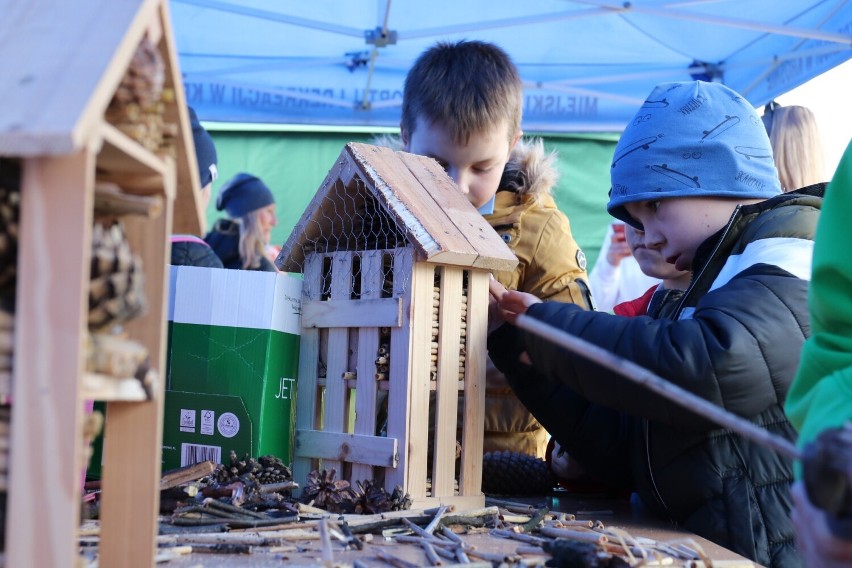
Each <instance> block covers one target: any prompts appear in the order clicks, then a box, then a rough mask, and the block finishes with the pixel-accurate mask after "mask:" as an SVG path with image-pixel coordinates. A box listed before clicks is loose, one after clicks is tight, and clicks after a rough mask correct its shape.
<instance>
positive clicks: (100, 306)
mask: <svg viewBox="0 0 852 568" xmlns="http://www.w3.org/2000/svg"><path fill="white" fill-rule="evenodd" d="M144 309H145V287H144V275H143V273H142V259H141V258H140V257H139V256H138V255H134V254H133V252H132V251H131V250H130V245H129V244H128V242H127V239H126V238H125V235H124V229H123V228H122V226H121V224H120V223H113V224H112V225H111V226H109V227H104V226H103V225H101V224H100V223H96V224H95V227H94V231H93V233H92V266H91V282H90V287H89V329H92V330H103V329H106V328H108V327H110V326H112V325H115V324H117V323H121V322H123V321H127V320H129V319H131V318H133V317H135V316H137V315H139V314H141V313H142V312H143V310H144Z"/></svg>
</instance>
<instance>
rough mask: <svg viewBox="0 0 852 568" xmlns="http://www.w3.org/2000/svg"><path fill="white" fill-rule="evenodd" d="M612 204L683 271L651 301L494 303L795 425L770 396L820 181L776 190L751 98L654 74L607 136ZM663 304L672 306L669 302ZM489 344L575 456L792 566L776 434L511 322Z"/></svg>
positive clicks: (796, 308) (797, 307)
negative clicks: (721, 422) (614, 134)
mask: <svg viewBox="0 0 852 568" xmlns="http://www.w3.org/2000/svg"><path fill="white" fill-rule="evenodd" d="M611 178H612V180H611V181H612V187H611V190H610V201H609V205H608V210H609V212H610V213H611V214H612V215H613V216H615V217H617V218H619V219H622V220H623V221H625V222H626V223H629V224H630V225H632V226H634V227H636V228H639V229H642V230H643V231H644V233H645V235H644V238H645V246H647V247H648V248H650V249H654V250H657V251H659V252H660V253H661V254H662V255H663V257H664V258H665V259H666V260H667V262H669V263H670V264H673V265H674V266H675V268H677V269H678V270H691V271H692V272H693V274H694V276H693V279H692V282H691V283H690V285H689V287H688V289H687V290H686V292H685V293H684V295H683V297H682V298H681V299H680V300H679V302H678V303H677V305H676V306H675V307H674V309H672V310H670V311H671V314H670V315H668V316H666V317H665V318H662V319H652V318H651V317H648V316H640V317H622V316H614V315H609V314H605V313H599V312H598V313H596V312H587V311H584V310H581V309H579V308H578V307H576V306H574V305H570V304H562V303H557V302H547V303H541V302H539V301H538V299H537V298H535V297H534V296H530V295H529V294H523V293H519V292H514V291H510V292H498V291H497V290H496V288H495V295H496V296H499V300H498V301H499V307H500V308H501V309H500V310H495V312H496V313H498V314H499V317H498V318H497V319H498V320H503V319H505V320H507V321H510V322H511V321H513V319H514V318H515V317H516V316H517V314H521V313H525V314H526V315H528V316H531V317H534V318H536V319H540V320H543V321H545V322H547V323H549V324H551V325H554V326H557V327H559V328H560V329H563V330H565V331H567V332H569V333H571V334H574V335H577V336H579V337H581V338H583V339H585V340H587V341H590V342H592V343H594V344H596V345H598V346H600V347H602V348H604V349H606V350H608V351H610V352H612V353H615V354H617V355H619V356H621V357H623V358H626V359H628V360H630V361H633V362H635V363H637V364H639V365H641V366H643V367H645V368H647V369H649V370H651V371H652V372H654V373H656V374H658V375H660V376H662V377H665V378H666V379H668V380H670V381H671V382H672V383H674V384H677V385H678V386H681V387H682V388H685V389H687V390H689V391H691V392H692V393H694V394H696V395H698V396H701V397H703V398H705V399H707V400H709V401H711V402H713V403H715V404H718V405H720V406H722V407H723V408H725V409H727V410H729V411H731V412H734V413H736V414H738V415H740V416H743V417H745V418H748V419H750V420H752V421H753V422H755V423H756V424H759V425H760V426H762V427H764V428H766V429H768V430H770V431H772V432H773V433H775V434H778V435H780V436H783V437H785V438H787V439H789V440H794V439H795V431H794V429H793V427H792V426H791V424H790V422H789V421H788V419H787V416H786V415H785V414H784V408H783V405H784V400H785V397H786V395H787V390H788V388H789V386H790V383H791V381H792V379H793V377H794V375H795V373H796V368H797V365H798V361H799V352H800V350H801V347H802V344H803V343H804V341H805V339H806V338H807V336H808V335H809V334H810V326H809V323H808V305H807V291H808V284H809V280H810V261H811V253H812V250H813V239H814V234H815V229H816V223H817V219H818V217H819V211H820V208H821V206H822V198H821V191H820V190H819V189H813V190H809V191H805V190H803V191H801V192H791V193H786V194H782V193H781V188H780V184H779V181H778V176H777V173H776V171H775V166H774V164H773V158H772V151H771V147H770V144H769V140H768V138H767V136H766V131H765V129H764V128H763V125H762V123H761V121H760V118H759V117H758V116H757V114H756V113H755V111H754V109H753V108H752V107H751V105H749V104H748V103H747V102H746V101H745V100H744V99H743V98H742V97H741V96H739V95H738V94H737V93H735V92H733V91H731V90H730V89H729V88H727V87H725V86H724V85H722V84H719V83H705V82H701V81H695V82H687V83H668V84H663V85H659V86H658V87H657V88H655V89H654V91H653V92H652V93H651V95H650V96H649V97H648V99H647V100H646V101H645V104H644V105H643V106H642V108H641V109H640V110H639V112H637V114H636V116H635V117H634V118H633V120H632V121H631V122H630V123H629V124H628V126H627V128H626V129H625V130H624V133H623V134H622V136H621V139H620V141H619V143H618V145H617V146H616V149H615V154H614V157H613V161H612V166H611ZM667 311H668V310H667ZM489 354H490V355H491V357H492V358H493V360H494V362H495V363H496V364H497V365H498V367H500V368H501V369H502V370H503V371H504V372H505V373H506V374H507V377H508V378H509V382H510V383H511V385H512V388H513V389H514V390H515V393H516V394H517V395H518V397H519V398H520V399H521V400H522V401H523V402H524V404H526V405H527V407H528V408H529V409H530V411H531V412H532V413H533V414H534V415H535V416H536V418H538V419H539V421H540V422H541V423H542V424H544V425H545V427H546V428H547V429H548V431H549V432H550V433H551V434H552V435H553V437H554V438H556V440H557V441H558V442H559V444H560V446H561V447H562V448H564V449H565V450H567V451H568V452H569V454H570V455H571V456H572V458H574V459H575V460H577V462H579V463H580V464H581V465H582V466H583V467H584V468H585V469H586V471H588V472H589V473H592V474H593V475H595V476H597V477H599V478H601V479H603V480H606V481H608V482H609V483H612V484H613V485H615V486H617V487H619V488H622V489H629V490H631V491H635V492H636V494H637V495H638V497H639V498H640V499H641V502H642V504H643V505H644V506H646V507H648V508H649V509H650V510H651V511H653V512H655V513H656V514H658V515H660V516H662V517H664V518H667V519H669V520H670V521H672V522H674V523H677V524H679V525H682V526H683V527H685V528H686V529H688V530H690V531H692V532H694V533H696V534H698V535H701V536H703V537H705V538H707V539H709V540H712V541H714V542H716V543H718V544H720V545H722V546H726V547H728V548H730V549H732V550H734V551H735V552H738V553H739V554H742V555H743V556H746V557H748V558H750V559H752V560H755V561H757V562H759V563H760V564H763V565H766V566H799V565H801V561H800V559H799V558H798V556H797V554H796V551H795V548H794V535H793V527H792V524H791V522H790V510H791V494H790V484H791V482H792V479H793V471H792V463H791V462H790V460H788V459H787V458H785V457H782V456H780V455H778V454H776V453H775V452H774V451H773V450H770V449H767V448H765V447H762V446H760V445H758V444H756V443H754V442H752V441H750V440H747V439H745V438H743V437H741V436H739V435H737V434H735V433H733V432H731V431H728V430H725V429H722V428H720V427H719V426H718V425H716V424H714V423H712V422H709V421H707V420H706V419H704V418H701V417H698V416H697V415H695V414H693V413H691V412H690V411H688V410H685V409H684V408H682V407H681V406H679V405H676V404H674V403H672V402H670V401H669V400H668V399H664V398H662V397H660V396H658V395H656V394H654V393H652V392H651V391H648V390H647V389H644V388H643V387H641V386H639V385H637V384H635V383H633V382H632V381H629V380H627V379H625V378H624V377H622V376H620V375H618V374H617V373H613V372H611V371H609V370H606V369H604V368H602V367H601V366H599V365H597V364H595V363H593V362H591V361H590V360H588V359H585V358H584V357H582V356H580V355H578V354H575V353H571V352H567V351H566V350H564V349H562V348H560V347H558V346H556V345H554V344H553V343H551V342H549V341H547V340H544V339H541V338H539V337H537V336H535V335H533V334H529V333H526V332H524V331H522V330H519V329H518V328H516V327H514V326H512V325H502V326H501V327H500V328H499V329H497V330H496V331H494V332H493V333H492V334H491V336H490V337H489Z"/></svg>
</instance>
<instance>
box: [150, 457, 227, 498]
mask: <svg viewBox="0 0 852 568" xmlns="http://www.w3.org/2000/svg"><path fill="white" fill-rule="evenodd" d="M215 469H216V464H215V463H213V462H212V461H204V462H200V463H196V464H192V465H188V466H186V467H182V468H179V469H173V470H171V471H167V472H166V473H164V474H163V476H162V477H161V478H160V490H161V491H162V490H163V489H171V488H172V487H177V486H178V485H183V484H184V483H189V482H190V481H198V480H199V479H201V478H202V477H206V476H208V475H210V474H211V473H213V471H214V470H215Z"/></svg>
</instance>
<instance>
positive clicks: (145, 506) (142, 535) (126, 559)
mask: <svg viewBox="0 0 852 568" xmlns="http://www.w3.org/2000/svg"><path fill="white" fill-rule="evenodd" d="M166 164H167V169H168V171H167V173H166V176H165V177H164V179H165V180H166V187H165V188H164V193H165V195H167V196H174V191H175V186H174V184H175V174H174V163H173V161H172V160H171V159H170V158H168V159H166ZM173 206H174V202H173V199H170V198H167V199H166V200H165V202H164V204H163V213H162V214H161V215H160V216H159V217H157V218H156V219H142V218H140V217H127V218H125V219H124V227H125V233H126V234H127V239H128V242H129V243H130V247H131V249H132V250H133V251H134V252H136V253H137V254H139V255H140V256H141V257H142V266H143V268H144V270H145V293H146V296H147V302H148V308H147V310H146V311H145V313H144V314H143V315H142V316H140V317H137V318H135V319H133V320H131V321H129V322H128V323H127V324H126V325H125V329H126V330H127V332H128V334H129V335H130V336H131V337H133V338H134V339H136V340H137V341H139V342H140V343H142V344H143V345H144V346H145V347H146V348H147V349H148V357H149V362H150V364H151V366H152V368H154V369H155V371H156V372H157V374H158V376H160V377H165V376H166V320H167V319H168V318H167V313H168V294H169V292H168V290H169V274H168V271H167V266H168V264H169V235H170V234H171V227H172V211H173ZM164 388H165V385H164V384H163V381H157V384H156V385H155V390H154V398H153V400H150V401H147V402H142V403H128V402H109V403H107V411H106V414H107V419H106V421H105V422H104V468H103V469H104V472H103V481H102V487H103V496H102V497H101V511H100V519H101V539H102V540H101V545H100V550H99V553H100V554H99V562H100V563H101V564H103V565H104V566H140V567H141V566H150V565H151V562H153V559H154V556H155V554H156V550H157V543H156V535H157V516H158V514H159V511H160V465H161V461H162V460H161V456H162V443H163V397H164Z"/></svg>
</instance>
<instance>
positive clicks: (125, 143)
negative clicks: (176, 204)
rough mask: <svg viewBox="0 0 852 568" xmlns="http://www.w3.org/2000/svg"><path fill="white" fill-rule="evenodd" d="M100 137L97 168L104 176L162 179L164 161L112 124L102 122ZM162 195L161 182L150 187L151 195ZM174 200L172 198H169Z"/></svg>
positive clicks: (164, 167) (164, 170)
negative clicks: (101, 143) (101, 142)
mask: <svg viewBox="0 0 852 568" xmlns="http://www.w3.org/2000/svg"><path fill="white" fill-rule="evenodd" d="M100 135H101V137H102V138H103V146H102V147H101V151H100V153H99V154H98V168H99V169H100V170H103V172H104V173H105V174H110V173H115V172H117V173H120V175H122V176H125V175H136V176H155V177H159V178H162V176H163V175H164V174H165V172H166V164H165V161H164V160H163V159H162V158H160V157H159V156H157V155H156V154H153V153H152V152H149V151H148V150H147V149H145V148H144V147H142V146H141V145H140V144H139V143H138V142H136V141H135V140H133V139H131V138H130V137H129V136H128V135H127V134H125V133H123V132H122V131H120V130H119V129H118V128H116V127H115V126H113V125H112V124H110V123H108V122H105V121H102V122H101V124H100ZM155 192H156V193H162V192H163V183H162V180H160V182H159V183H158V184H156V185H155V186H153V187H152V191H151V193H155ZM171 197H172V198H174V196H171Z"/></svg>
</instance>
